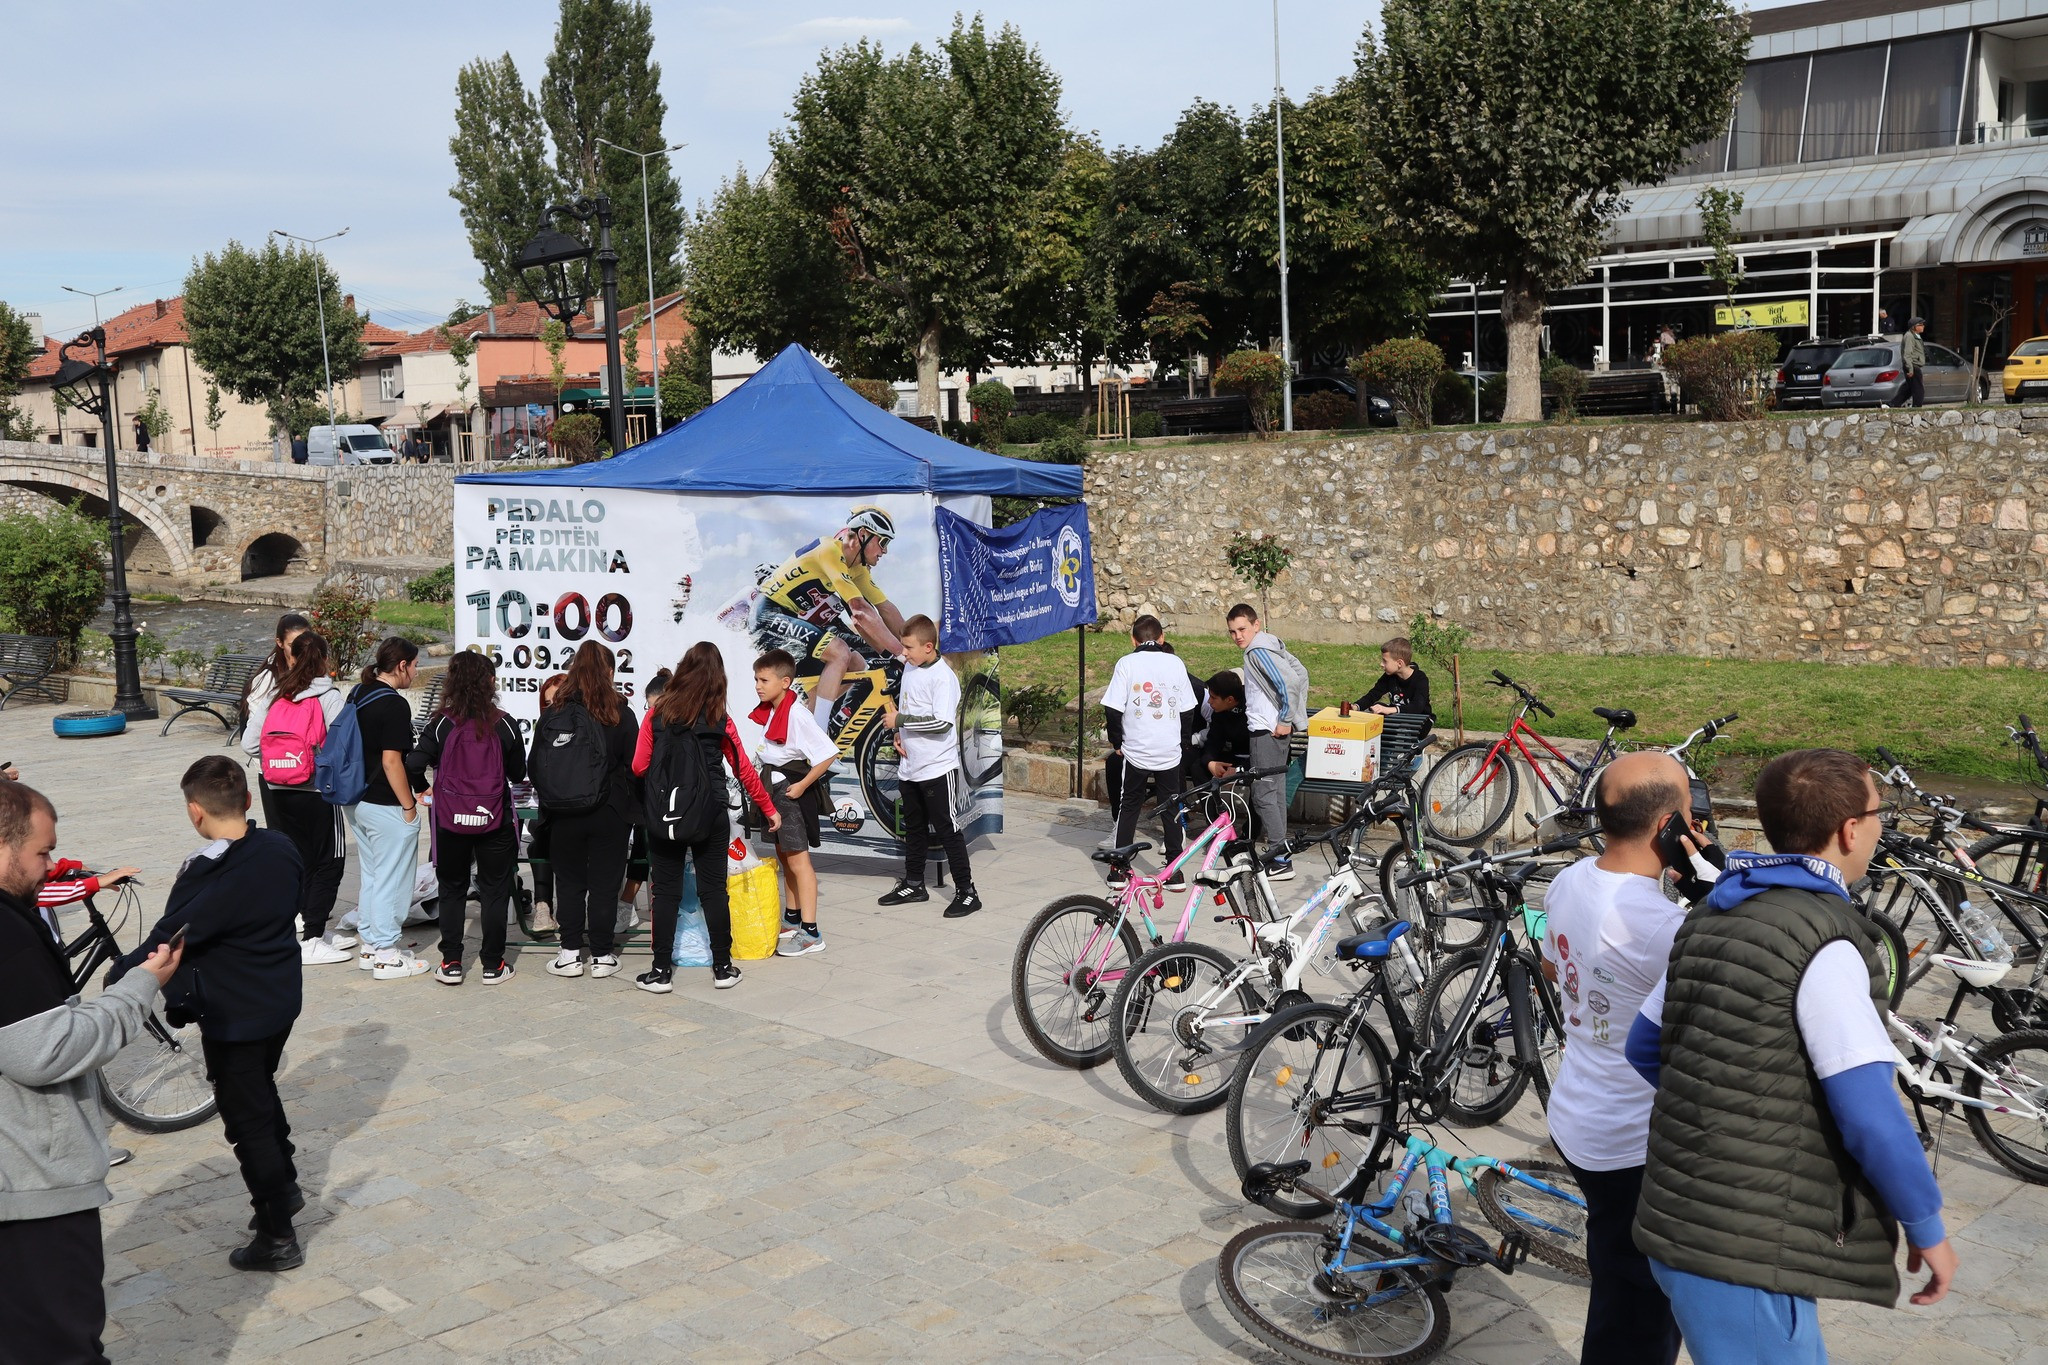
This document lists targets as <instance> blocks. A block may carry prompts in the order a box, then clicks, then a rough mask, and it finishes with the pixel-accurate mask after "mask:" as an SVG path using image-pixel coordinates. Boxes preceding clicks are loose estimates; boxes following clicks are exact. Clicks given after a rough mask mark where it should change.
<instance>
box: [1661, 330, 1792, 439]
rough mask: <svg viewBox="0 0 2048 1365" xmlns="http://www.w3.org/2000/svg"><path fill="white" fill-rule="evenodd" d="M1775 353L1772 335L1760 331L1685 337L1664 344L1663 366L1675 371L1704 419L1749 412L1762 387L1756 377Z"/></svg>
mask: <svg viewBox="0 0 2048 1365" xmlns="http://www.w3.org/2000/svg"><path fill="white" fill-rule="evenodd" d="M1777 359H1778V338H1777V337H1776V336H1775V335H1774V334H1772V333H1770V332H1766V331H1746V330H1745V331H1734V332H1722V333H1720V334H1719V335H1717V336H1706V337H1688V338H1686V339H1685V340H1684V341H1674V342H1672V343H1671V344H1670V345H1669V346H1666V347H1665V348H1664V368H1665V369H1667V370H1669V371H1670V372H1671V373H1672V374H1674V375H1676V376H1678V383H1679V387H1680V389H1681V390H1682V392H1683V395H1684V398H1685V401H1687V402H1689V403H1692V404H1694V405H1695V406H1696V407H1698V408H1699V410H1700V416H1702V417H1704V418H1706V419H1707V420H1708V421H1710V422H1733V421H1739V420H1740V419H1742V418H1745V417H1753V416H1755V415H1756V409H1757V403H1756V399H1757V397H1758V395H1759V394H1760V393H1762V392H1763V391H1764V386H1763V385H1762V384H1761V383H1759V382H1758V381H1757V377H1758V375H1759V374H1761V373H1762V372H1763V371H1765V370H1767V369H1769V368H1770V367H1771V366H1772V365H1774V364H1776V363H1777Z"/></svg>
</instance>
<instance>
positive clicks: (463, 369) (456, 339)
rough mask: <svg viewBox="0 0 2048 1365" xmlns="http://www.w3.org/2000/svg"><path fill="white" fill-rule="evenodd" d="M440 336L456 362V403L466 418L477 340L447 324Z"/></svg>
mask: <svg viewBox="0 0 2048 1365" xmlns="http://www.w3.org/2000/svg"><path fill="white" fill-rule="evenodd" d="M440 335H441V344H442V345H444V346H446V347H447V348H448V358H449V359H450V360H452V361H454V362H455V401H456V402H457V403H458V404H459V405H460V406H461V408H462V414H463V416H464V417H465V418H466V417H468V415H469V385H470V374H469V364H470V362H471V361H472V360H474V359H476V338H475V337H473V336H471V335H470V334H469V333H467V332H457V331H455V330H453V329H452V328H450V327H448V326H447V325H446V324H445V323H444V324H443V325H442V326H441V328H440Z"/></svg>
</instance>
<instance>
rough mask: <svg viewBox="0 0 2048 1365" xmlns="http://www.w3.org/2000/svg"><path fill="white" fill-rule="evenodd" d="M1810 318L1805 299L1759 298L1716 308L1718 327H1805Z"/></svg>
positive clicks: (1715, 318)
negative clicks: (1739, 304)
mask: <svg viewBox="0 0 2048 1365" xmlns="http://www.w3.org/2000/svg"><path fill="white" fill-rule="evenodd" d="M1808 318H1809V312H1808V309H1807V301H1806V300H1805V299H1758V300H1756V301H1754V302H1748V303H1744V304H1742V305H1741V306H1739V307H1735V308H1728V307H1725V306H1724V307H1720V308H1716V309H1715V310H1714V325H1715V326H1716V327H1804V326H1806V325H1807V322H1808Z"/></svg>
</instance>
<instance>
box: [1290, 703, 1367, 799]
mask: <svg viewBox="0 0 2048 1365" xmlns="http://www.w3.org/2000/svg"><path fill="white" fill-rule="evenodd" d="M1385 729H1386V717H1384V716H1381V715H1378V714H1377V713H1375V712H1371V711H1354V712H1352V713H1351V714H1350V715H1348V716H1347V715H1344V714H1342V713H1341V712H1339V711H1338V709H1337V708H1336V707H1334V706H1325V707H1324V708H1323V709H1322V710H1320V711H1318V712H1316V713H1315V714H1314V715H1313V716H1310V717H1309V718H1308V772H1307V776H1308V777H1310V778H1311V779H1314V780H1316V781H1319V782H1370V781H1372V780H1373V779H1374V778H1376V777H1378V776H1379V772H1380V733H1381V732H1382V731H1383V730H1385Z"/></svg>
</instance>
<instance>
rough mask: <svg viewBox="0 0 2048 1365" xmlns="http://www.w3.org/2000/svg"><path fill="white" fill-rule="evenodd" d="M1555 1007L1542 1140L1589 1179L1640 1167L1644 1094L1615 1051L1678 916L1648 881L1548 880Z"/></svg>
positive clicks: (1607, 875) (1645, 1088)
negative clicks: (1552, 1073)
mask: <svg viewBox="0 0 2048 1365" xmlns="http://www.w3.org/2000/svg"><path fill="white" fill-rule="evenodd" d="M1544 908H1545V910H1546V912H1547V913H1548V915H1549V919H1550V935H1549V938H1548V939H1547V940H1546V941H1545V943H1544V945H1543V951H1544V955H1545V956H1546V957H1548V958H1549V959H1550V961H1551V962H1552V963H1554V964H1555V965H1556V967H1557V989H1558V1003H1559V1004H1561V1005H1562V1006H1563V1007H1564V1033H1565V1049H1564V1061H1563V1063H1562V1065H1561V1066H1560V1067H1559V1068H1558V1075H1557V1083H1556V1085H1555V1086H1553V1087H1552V1088H1551V1092H1550V1111H1549V1117H1550V1136H1551V1139H1552V1140H1553V1141H1555V1142H1556V1143H1557V1149H1558V1150H1559V1151H1560V1152H1563V1153H1564V1154H1565V1156H1566V1157H1568V1158H1569V1159H1570V1160H1571V1162H1572V1164H1574V1165H1576V1166H1580V1167H1582V1168H1584V1169H1586V1170H1589V1171H1619V1170H1626V1169H1627V1168H1629V1167H1631V1166H1640V1165H1642V1164H1643V1162H1644V1161H1645V1160H1647V1158H1648V1151H1649V1144H1650V1102H1651V1101H1652V1100H1654V1099H1655V1098H1656V1092H1655V1091H1654V1090H1652V1089H1650V1087H1649V1084H1648V1083H1647V1082H1646V1081H1644V1080H1643V1078H1642V1076H1641V1075H1640V1074H1639V1073H1638V1072H1637V1071H1636V1069H1635V1068H1634V1067H1632V1066H1630V1065H1629V1064H1628V1057H1627V1055H1626V1054H1625V1053H1624V1052H1623V1048H1624V1046H1625V1045H1626V1044H1627V1042H1628V1030H1629V1026H1630V1025H1631V1024H1633V1023H1634V1022H1635V1017H1636V1011H1637V1010H1638V1009H1639V1008H1640V1007H1641V1006H1642V1003H1643V999H1644V997H1646V996H1648V995H1649V994H1650V993H1651V991H1652V990H1654V989H1655V988H1657V986H1658V985H1659V983H1661V982H1662V981H1663V979H1664V966H1665V964H1666V963H1667V962H1668V961H1669V960H1670V958H1671V940H1672V938H1673V937H1674V936H1675V935H1676V934H1677V933H1678V926H1679V925H1681V924H1683V923H1684V922H1685V909H1684V907H1683V906H1679V905H1674V904H1672V903H1671V902H1670V901H1668V900H1666V899H1665V898H1664V895H1663V893H1662V892H1661V891H1659V890H1658V888H1657V883H1656V881H1655V880H1654V879H1653V878H1650V877H1643V876H1638V875H1637V874H1635V873H1633V872H1609V871H1608V870H1607V869H1605V868H1603V867H1601V866H1600V864H1599V862H1598V861H1597V860H1596V859H1593V858H1585V859H1582V860H1580V861H1579V862H1576V863H1573V864H1572V865H1571V866H1570V867H1568V868H1566V869H1565V870H1564V871H1562V872H1560V873H1558V874H1557V880H1556V881H1554V882H1552V883H1551V886H1550V892H1549V894H1548V895H1547V896H1545V897H1544Z"/></svg>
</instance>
